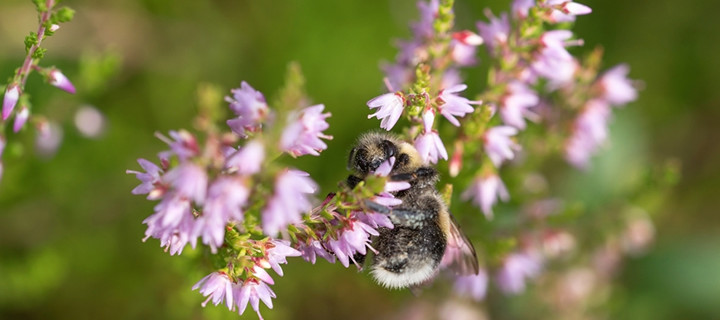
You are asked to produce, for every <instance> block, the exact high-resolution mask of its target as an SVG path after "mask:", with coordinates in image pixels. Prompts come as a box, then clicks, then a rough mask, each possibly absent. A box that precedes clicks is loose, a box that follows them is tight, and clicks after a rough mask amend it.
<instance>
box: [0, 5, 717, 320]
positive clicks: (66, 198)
mask: <svg viewBox="0 0 720 320" xmlns="http://www.w3.org/2000/svg"><path fill="white" fill-rule="evenodd" d="M582 3H585V4H587V5H589V6H590V7H592V8H593V10H594V12H593V13H592V14H591V15H589V16H585V17H581V18H579V19H578V23H577V26H576V29H575V31H576V34H577V36H578V37H580V38H583V39H584V40H585V44H586V46H585V49H581V50H579V52H582V51H583V50H585V51H586V52H587V51H589V50H590V48H593V47H595V46H596V45H599V44H602V46H603V47H604V49H605V68H607V67H610V66H612V65H615V64H617V63H621V62H627V63H629V64H630V66H631V72H630V76H631V77H632V78H634V79H641V80H642V81H643V82H644V89H643V90H642V92H641V94H640V98H639V100H638V101H637V102H635V103H632V104H630V105H629V106H627V107H626V108H624V109H622V110H618V111H617V112H616V113H615V118H614V122H613V125H612V131H613V138H612V143H611V148H610V149H609V151H608V152H604V154H603V155H602V156H601V157H600V159H596V161H595V164H596V165H595V167H594V170H591V172H589V173H580V172H578V173H576V174H575V175H574V176H573V179H575V180H578V179H581V180H582V179H585V180H587V179H595V181H594V182H592V183H590V184H588V185H591V186H601V188H604V189H605V190H611V189H612V188H613V183H614V181H615V180H614V178H615V177H623V176H626V175H628V174H632V172H631V171H632V170H637V168H638V166H642V165H645V164H650V163H660V162H663V161H665V160H666V159H669V158H672V159H677V160H679V161H681V163H682V179H681V180H680V182H679V183H678V184H677V185H676V186H675V188H674V189H673V192H672V193H671V194H670V196H668V197H667V198H666V199H664V200H665V201H664V202H663V203H662V206H661V208H660V210H659V211H658V212H651V214H652V215H653V217H654V219H655V222H656V227H657V233H656V236H657V241H656V244H655V245H654V246H653V248H652V250H651V251H650V252H649V253H648V254H647V255H645V256H641V257H637V258H631V259H629V260H628V261H626V263H625V265H624V269H623V271H622V272H621V273H620V275H619V278H618V279H617V290H616V293H617V294H618V295H619V297H618V298H617V299H614V300H613V301H614V304H613V305H612V306H611V308H612V311H611V318H614V319H720V304H719V303H718V302H720V232H719V231H720V214H718V213H720V212H718V211H720V209H718V208H720V197H719V196H718V194H719V193H720V165H718V164H719V163H720V148H719V147H718V142H717V141H718V139H720V129H718V128H720V126H719V125H718V123H719V121H720V108H719V107H720V90H718V84H719V83H720V59H718V54H720V19H717V18H714V17H711V16H710V15H711V14H712V13H717V12H720V2H718V1H715V0H701V1H692V2H678V1H671V0H659V1H648V0H644V1H621V0H604V1H597V0H595V1H593V0H588V1H584V2H582ZM64 4H65V5H67V6H70V7H72V8H74V9H75V10H76V11H77V13H76V16H75V19H74V21H72V22H71V23H68V24H66V25H63V27H62V28H61V29H60V30H59V31H58V32H57V35H56V36H54V37H52V38H50V39H49V40H48V41H47V42H46V47H47V48H48V54H47V58H46V59H45V60H43V62H42V64H43V65H45V66H48V65H56V66H58V67H59V68H61V69H62V70H63V71H64V73H65V74H66V75H67V76H68V77H69V78H70V79H71V80H72V81H73V82H74V83H75V84H76V86H77V87H78V92H79V94H78V95H76V96H70V95H68V94H65V93H64V92H61V91H59V90H55V89H54V88H52V87H49V86H47V85H46V84H43V83H42V81H41V79H40V77H39V76H37V75H33V76H31V78H30V81H29V84H28V87H27V92H28V93H29V94H31V95H32V101H33V103H34V108H35V109H34V112H36V113H40V114H44V115H46V116H47V117H48V118H50V119H55V120H59V121H60V122H62V124H63V129H64V140H63V144H62V146H61V147H60V149H59V151H58V152H57V154H55V155H54V156H53V157H51V158H47V157H38V156H34V155H33V154H34V151H33V147H32V145H33V144H32V140H33V132H32V131H31V130H27V129H26V130H25V132H23V133H22V134H20V135H19V136H11V137H10V139H13V140H16V141H18V140H20V141H24V144H23V145H24V149H25V150H19V147H17V146H16V147H13V150H11V151H7V152H8V153H13V154H17V153H19V152H20V151H24V155H23V156H20V157H17V156H12V155H9V154H6V155H5V157H4V159H5V160H4V163H5V174H4V177H3V179H2V181H1V182H0V318H2V319H48V318H56V319H205V318H208V319H216V318H217V319H235V318H237V317H238V316H237V314H234V313H231V312H229V311H227V310H226V309H225V308H221V307H208V308H205V309H203V308H200V302H201V301H202V300H203V299H202V297H201V296H200V295H199V294H198V293H197V292H191V291H190V287H191V286H192V284H193V283H195V282H196V281H197V280H198V279H200V278H201V277H203V276H204V275H205V274H207V273H208V272H209V269H208V268H206V266H202V265H198V264H197V263H196V260H195V259H193V258H192V256H193V253H192V252H190V251H189V250H188V254H187V256H188V257H186V256H182V257H171V256H169V255H168V254H164V253H163V252H162V250H161V248H159V244H158V242H157V241H156V240H149V241H148V242H147V243H143V242H142V241H141V239H142V237H143V232H144V229H145V228H144V225H142V224H141V221H142V220H143V219H144V218H145V217H147V216H148V215H149V214H150V213H151V212H152V206H153V203H151V202H149V201H146V200H144V198H143V197H140V196H133V195H131V194H130V190H131V189H132V188H133V187H134V186H135V185H137V180H136V179H135V178H134V177H133V176H131V175H126V174H125V169H128V168H130V169H137V168H138V166H137V164H136V162H135V161H136V158H139V157H143V158H148V159H154V155H155V154H156V153H157V152H158V151H160V150H163V149H164V148H165V146H164V144H163V143H161V142H160V141H159V140H157V139H156V138H154V137H153V133H154V132H155V131H159V132H167V131H168V130H172V129H178V128H191V121H192V117H193V115H194V114H195V113H196V111H197V109H196V106H197V104H196V92H197V87H198V84H201V83H212V84H216V85H218V86H220V88H222V90H223V92H228V90H229V89H230V88H233V87H238V86H239V84H240V81H242V80H246V81H248V82H249V83H250V84H251V85H252V86H254V87H255V88H256V89H258V90H260V91H262V92H264V93H265V94H266V96H272V95H273V94H274V93H275V92H276V90H277V89H278V88H279V87H280V85H281V84H282V81H283V76H284V73H285V68H286V66H287V64H288V63H289V62H290V61H298V62H299V63H300V65H301V66H302V69H303V71H304V73H305V76H306V78H307V90H308V93H309V96H310V97H311V98H312V99H314V102H316V103H324V104H325V105H326V107H327V110H329V111H330V112H332V113H333V115H334V116H333V117H332V118H330V119H329V122H330V129H329V130H328V133H329V134H331V135H333V136H334V137H335V139H334V140H332V141H330V142H329V143H328V145H329V148H328V150H327V151H325V152H324V153H323V154H322V155H321V156H320V157H319V158H316V157H304V158H302V159H301V160H299V161H298V162H297V166H298V167H299V168H301V169H303V170H306V171H308V172H311V173H312V174H313V177H314V178H315V179H316V180H317V181H318V182H319V183H320V184H321V185H322V187H323V189H322V190H323V191H322V192H326V191H331V190H332V188H334V186H335V184H336V182H337V181H339V180H342V179H343V177H344V175H346V172H345V171H344V158H345V155H346V152H347V151H348V149H349V145H350V144H351V143H352V141H353V139H354V138H355V137H356V136H357V135H358V134H359V133H361V132H364V131H366V130H368V129H371V128H376V127H377V125H378V123H377V121H376V120H374V119H373V120H366V116H367V114H368V110H367V108H366V107H365V106H364V104H365V102H366V101H367V100H368V99H369V98H372V97H374V96H376V95H378V94H379V93H380V92H382V90H383V87H382V82H381V79H382V74H381V71H380V70H379V68H378V65H379V61H380V60H382V59H384V60H392V59H393V58H394V55H395V52H396V50H395V49H394V48H393V47H392V41H393V39H397V38H407V37H408V36H409V29H408V22H409V21H414V20H416V19H417V10H416V7H415V2H414V1H411V0H395V1H330V0H326V1H312V2H311V1H295V0H283V1H281V0H271V1H267V0H266V1H247V0H243V1H231V0H224V1H220V0H213V1H172V0H126V1H111V0H66V1H64ZM484 7H490V8H492V9H493V11H494V12H496V13H497V12H499V11H501V10H502V11H507V10H508V7H509V3H508V1H462V0H458V1H457V4H456V10H455V11H456V14H457V18H458V21H457V26H458V27H460V28H474V21H475V20H477V19H481V18H483V14H482V10H483V8H484ZM35 29H36V13H35V11H34V7H33V5H32V4H31V2H30V1H21V0H3V1H2V3H0V44H1V45H0V76H2V77H3V78H2V79H6V78H7V77H9V76H10V75H11V74H12V71H13V70H14V69H15V68H16V67H18V66H19V65H20V63H21V61H22V59H23V57H24V49H23V38H24V37H25V35H26V34H27V33H28V32H29V31H31V30H35ZM576 52H578V50H576ZM78 57H82V58H81V59H78ZM481 63H482V62H481ZM91 65H95V67H91ZM113 65H118V66H119V69H117V72H116V73H111V72H108V73H107V74H104V73H103V72H99V71H98V70H103V69H105V70H112V69H113V68H112V66H113ZM98 66H99V67H98ZM468 84H469V86H470V89H469V91H470V92H477V91H478V90H479V89H481V85H482V79H480V74H479V73H477V74H475V73H473V74H469V75H468ZM82 105H92V106H95V107H96V108H98V109H99V110H100V111H101V112H103V113H104V114H105V116H106V117H107V123H108V124H107V127H106V130H105V132H104V134H103V135H102V136H100V137H99V138H97V139H88V138H85V137H83V136H82V135H80V134H79V133H78V131H77V130H76V129H75V127H74V126H73V125H72V120H73V116H74V112H75V110H77V109H78V108H79V107H80V106H82ZM613 157H616V158H613ZM617 157H622V158H620V159H622V160H621V161H617V159H618V158H617ZM627 159H631V160H627ZM626 160H627V161H626ZM604 163H615V165H613V166H611V168H612V170H604V169H603V168H606V166H605V165H603V164H604ZM626 164H627V165H626ZM588 192H593V190H589V191H588ZM478 215H479V212H478ZM469 228H470V229H472V227H469ZM472 232H473V231H472V230H469V233H472ZM275 280H276V285H275V286H273V289H274V290H275V291H276V293H277V295H278V299H277V300H275V309H274V310H272V311H267V309H264V310H265V311H264V312H263V315H264V316H265V317H266V318H267V319H312V318H317V319H367V318H375V317H380V318H386V317H389V316H388V315H389V314H395V315H396V316H397V314H398V312H399V310H404V308H408V305H410V304H419V309H418V310H424V309H423V308H426V307H427V305H426V304H431V303H432V302H431V301H432V299H433V293H428V294H426V295H423V296H421V297H420V298H415V297H413V296H412V295H411V294H410V293H409V292H402V291H399V292H398V291H396V292H389V291H386V290H384V289H382V288H380V287H378V286H377V285H376V284H374V283H373V282H372V281H371V280H370V278H369V277H368V276H367V275H366V274H358V273H357V272H356V271H355V270H354V269H353V268H350V269H345V268H342V267H341V266H340V265H329V264H328V263H326V262H319V263H318V265H317V266H312V265H310V264H308V263H304V262H302V261H300V259H292V260H291V263H290V264H289V265H287V266H286V267H285V276H284V277H283V278H280V277H276V279H275ZM360 297H362V298H360ZM418 301H419V302H418ZM263 308H264V307H263ZM608 308H610V306H609V307H608ZM400 312H401V311H400ZM243 318H248V319H255V318H256V315H254V314H253V313H252V312H246V314H245V315H244V316H243Z"/></svg>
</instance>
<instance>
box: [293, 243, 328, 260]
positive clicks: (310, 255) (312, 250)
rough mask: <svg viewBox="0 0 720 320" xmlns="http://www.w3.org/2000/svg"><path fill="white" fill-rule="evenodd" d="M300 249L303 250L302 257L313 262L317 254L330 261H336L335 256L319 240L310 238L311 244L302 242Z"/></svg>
mask: <svg viewBox="0 0 720 320" xmlns="http://www.w3.org/2000/svg"><path fill="white" fill-rule="evenodd" d="M298 249H299V250H300V252H302V258H303V259H305V261H308V262H310V263H312V264H315V260H316V257H317V256H319V257H321V258H323V259H325V260H327V261H328V262H330V263H335V256H334V255H332V254H331V253H329V252H328V251H327V250H326V249H325V247H323V245H322V244H321V243H320V241H318V240H310V243H309V244H306V243H302V242H301V243H300V246H299V247H298Z"/></svg>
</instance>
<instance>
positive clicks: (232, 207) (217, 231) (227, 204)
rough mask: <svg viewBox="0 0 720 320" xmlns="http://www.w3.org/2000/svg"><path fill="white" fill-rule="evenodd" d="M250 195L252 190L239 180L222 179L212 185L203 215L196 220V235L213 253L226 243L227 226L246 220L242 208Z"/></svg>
mask: <svg viewBox="0 0 720 320" xmlns="http://www.w3.org/2000/svg"><path fill="white" fill-rule="evenodd" d="M249 195H250V190H249V189H248V187H247V186H246V185H245V184H244V183H243V182H242V181H241V180H239V179H235V178H231V177H226V176H225V177H220V178H217V179H216V180H215V181H213V183H212V184H211V185H210V188H209V189H208V191H207V200H206V201H205V205H204V206H203V211H202V215H201V216H200V217H198V218H197V220H196V224H195V229H196V231H195V233H196V234H197V235H198V236H201V237H202V239H203V243H204V244H206V245H208V246H210V249H211V250H212V252H213V253H214V252H215V251H216V249H217V248H219V247H220V246H222V245H223V243H224V242H225V225H226V224H227V223H228V222H230V221H236V222H242V221H243V220H244V217H243V211H242V207H243V206H244V205H245V204H246V203H247V199H248V196H249Z"/></svg>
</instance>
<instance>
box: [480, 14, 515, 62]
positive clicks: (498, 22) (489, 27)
mask: <svg viewBox="0 0 720 320" xmlns="http://www.w3.org/2000/svg"><path fill="white" fill-rule="evenodd" d="M487 17H488V19H489V20H490V22H489V23H484V22H478V23H477V28H478V30H479V31H480V37H482V38H483V39H484V40H485V45H486V46H487V48H488V51H489V52H490V54H493V55H494V54H496V47H498V46H503V45H504V44H505V43H506V42H507V39H508V36H509V35H510V20H508V16H507V14H506V13H502V14H501V15H500V18H497V17H495V16H494V15H493V14H492V13H489V11H488V13H487Z"/></svg>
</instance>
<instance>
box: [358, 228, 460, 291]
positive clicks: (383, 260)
mask: <svg viewBox="0 0 720 320" xmlns="http://www.w3.org/2000/svg"><path fill="white" fill-rule="evenodd" d="M375 245H376V249H377V250H378V254H377V255H376V256H375V257H374V259H373V266H372V271H371V273H372V275H373V277H374V278H375V280H376V281H377V282H379V283H380V284H381V285H383V286H385V287H388V288H393V289H395V288H405V287H408V286H412V285H417V284H421V283H423V282H425V281H427V280H429V279H431V278H432V277H433V276H434V275H435V273H436V272H437V267H438V264H439V263H440V260H442V256H443V253H444V252H445V246H446V239H445V235H444V234H443V233H442V230H440V228H439V227H438V226H437V225H435V224H430V225H427V226H425V227H423V228H421V229H420V230H417V229H411V228H405V227H397V226H396V227H395V228H394V229H382V230H380V236H379V237H378V239H377V242H376V244H375Z"/></svg>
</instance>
